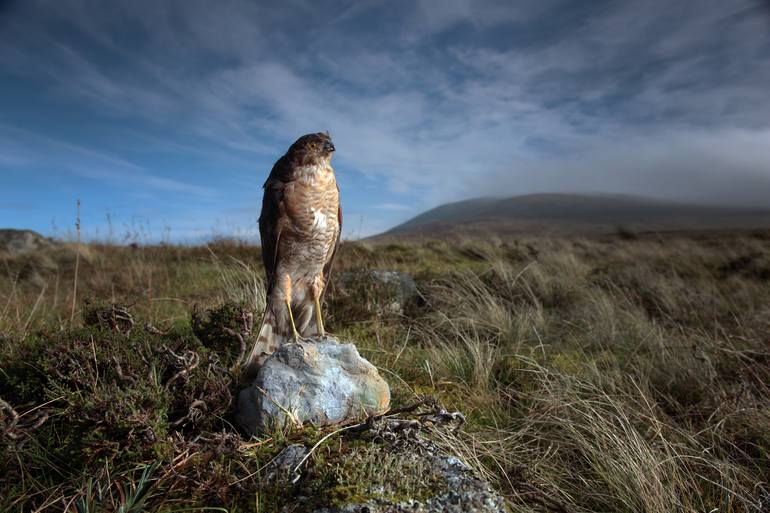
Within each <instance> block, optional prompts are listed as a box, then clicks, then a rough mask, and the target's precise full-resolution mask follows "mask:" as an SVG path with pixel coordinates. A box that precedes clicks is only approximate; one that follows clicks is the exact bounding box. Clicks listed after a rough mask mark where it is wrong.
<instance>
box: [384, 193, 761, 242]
mask: <svg viewBox="0 0 770 513" xmlns="http://www.w3.org/2000/svg"><path fill="white" fill-rule="evenodd" d="M769 204H770V202H769ZM619 228H625V229H631V230H638V231H669V230H709V229H730V228H735V229H757V228H770V207H769V208H767V209H758V208H739V207H719V206H705V205H692V204H687V203H677V202H672V201H664V200H655V199H650V198H643V197H638V196H627V195H599V194H597V195H587V194H529V195H525V196H514V197H509V198H475V199H469V200H464V201H458V202H455V203H447V204H444V205H440V206H438V207H436V208H433V209H431V210H428V211H426V212H424V213H422V214H420V215H418V216H416V217H414V218H412V219H410V220H409V221H406V222H405V223H402V224H400V225H398V226H396V227H394V228H392V229H390V230H388V231H387V232H385V233H384V234H383V235H444V234H446V233H447V232H463V233H469V232H479V231H481V232H490V233H501V234H504V233H521V232H535V231H538V232H539V231H546V232H576V233H601V232H611V231H616V230H618V229H619Z"/></svg>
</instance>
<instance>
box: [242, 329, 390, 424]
mask: <svg viewBox="0 0 770 513" xmlns="http://www.w3.org/2000/svg"><path fill="white" fill-rule="evenodd" d="M389 405H390V388H389V387H388V384H387V383H386V382H385V380H384V379H382V378H381V377H380V375H379V373H378V372H377V369H376V368H375V367H374V365H372V364H371V363H369V362H368V361H367V360H365V359H364V358H362V357H361V355H359V354H358V350H357V349H356V346H355V345H353V344H350V343H340V342H339V341H337V340H335V339H332V338H325V339H309V340H305V341H302V342H298V343H294V344H285V345H283V346H281V347H280V348H279V349H278V350H277V351H276V352H275V353H273V354H272V355H270V356H269V357H268V358H267V360H265V363H264V364H263V365H262V367H261V368H260V369H259V372H258V373H257V377H256V379H255V380H254V382H253V383H252V384H251V385H250V386H249V387H247V388H245V389H243V390H241V392H240V394H239V396H238V412H237V414H236V419H237V420H238V423H239V424H240V425H241V426H242V427H243V428H244V429H245V430H246V431H247V432H248V433H252V434H254V433H258V432H264V431H267V430H270V429H273V428H277V427H281V426H284V425H285V424H286V423H287V422H302V423H304V422H311V423H313V424H316V425H319V426H324V425H329V424H337V423H340V422H344V421H347V420H355V419H359V418H361V417H363V416H366V415H376V414H379V413H383V412H385V411H387V409H388V406H389Z"/></svg>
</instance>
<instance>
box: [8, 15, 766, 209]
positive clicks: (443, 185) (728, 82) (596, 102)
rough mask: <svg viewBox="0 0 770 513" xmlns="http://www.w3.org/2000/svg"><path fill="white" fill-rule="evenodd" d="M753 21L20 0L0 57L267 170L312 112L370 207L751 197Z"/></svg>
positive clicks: (161, 134)
mask: <svg viewBox="0 0 770 513" xmlns="http://www.w3.org/2000/svg"><path fill="white" fill-rule="evenodd" d="M297 20H302V22H301V23H298V21H297ZM306 20H313V22H312V23H307V22H306ZM54 25H55V26H56V27H59V28H58V29H57V30H55V31H54V30H51V27H52V26H54ZM298 27H299V28H298ZM768 28H770V16H768V10H767V8H766V6H764V4H762V3H761V2H755V1H753V0H738V1H735V2H724V1H720V0H698V1H696V2H686V3H681V4H676V5H670V4H669V3H666V2H664V1H663V0H642V1H639V2H598V3H586V2H566V1H564V0H548V1H524V2H517V3H515V4H511V2H507V1H503V0H500V1H496V0H488V1H484V2H471V1H468V0H451V1H438V0H430V1H429V0H421V1H419V2H407V1H395V2H383V1H373V2H366V3H353V2H340V3H339V4H338V5H337V6H335V8H333V9H328V8H323V7H321V6H319V5H318V4H317V3H315V2H309V1H293V2H287V3H281V4H272V5H265V4H264V3H262V4H255V3H253V2H247V1H245V0H228V1H226V2H224V3H222V4H221V5H220V8H218V9H216V10H212V9H211V7H210V4H209V3H208V2H204V1H199V0H193V1H184V2H183V1H176V0H172V1H168V2H150V1H148V0H141V1H137V2H131V3H125V4H122V5H121V6H120V7H119V8H116V9H115V10H114V11H108V10H105V9H95V8H94V6H93V3H92V2H91V1H90V0H66V1H62V2H57V3H56V5H55V6H54V7H51V6H49V5H47V3H45V2H42V1H36V0H30V1H29V2H24V4H23V5H20V6H19V7H18V9H17V11H16V19H15V23H14V24H12V25H6V26H5V29H6V30H5V32H4V35H0V42H2V43H3V44H1V45H0V61H1V62H2V63H3V64H4V66H5V69H6V70H8V71H7V73H12V74H14V76H24V77H43V79H44V84H45V87H46V90H45V93H46V95H50V97H52V98H54V99H65V100H67V101H72V102H76V103H77V102H79V103H78V104H79V105H86V106H87V107H88V108H89V109H92V110H98V112H99V115H100V116H103V117H105V118H110V119H112V120H113V121H114V123H115V124H118V125H121V126H120V130H123V131H128V130H129V129H128V128H126V127H124V126H122V125H123V124H127V123H129V122H130V123H136V124H137V125H138V126H139V127H144V128H145V129H146V130H145V131H146V132H147V133H149V132H152V133H153V135H152V136H149V135H148V136H147V138H148V141H149V144H151V145H155V146H164V147H166V148H172V147H173V148H174V152H175V153H176V154H185V153H188V154H189V155H190V156H189V158H190V159H196V158H198V157H199V156H204V158H206V159H208V160H211V161H220V162H222V166H223V168H227V167H228V166H230V165H233V166H239V167H245V166H246V164H245V162H248V161H249V160H250V159H253V160H254V161H255V165H254V166H255V167H256V166H257V165H259V166H261V167H260V168H259V169H260V173H262V174H264V173H266V172H267V170H268V169H269V166H270V165H271V164H272V162H273V161H274V160H275V159H276V158H277V157H278V156H279V155H280V154H281V152H283V151H284V150H285V148H286V145H287V144H288V143H290V142H291V141H292V140H293V139H294V138H295V137H296V136H297V135H299V134H301V133H305V132H309V131H316V130H326V129H328V130H330V131H331V132H332V134H333V136H334V138H335V143H336V144H337V147H338V149H339V151H338V155H337V157H336V158H335V162H337V163H338V164H339V165H340V166H342V167H343V168H345V169H347V170H350V171H352V172H354V173H357V174H358V175H360V176H364V177H367V178H368V179H371V180H375V181H376V182H377V183H378V184H382V186H383V187H384V188H385V189H387V190H388V191H391V192H393V193H395V195H396V196H397V198H396V200H394V201H390V200H391V198H390V197H388V201H387V202H384V201H383V200H384V199H385V198H382V199H379V200H378V199H375V200H374V201H373V202H371V205H373V206H372V207H370V209H374V210H377V211H379V212H378V216H377V222H385V221H383V220H382V218H385V217H386V214H387V212H391V213H392V214H393V216H395V215H397V213H398V212H402V213H403V212H406V211H408V209H410V208H411V209H419V208H424V207H428V206H432V205H434V204H436V203H438V202H441V201H447V200H452V199H459V198H463V197H470V196H478V195H485V194H499V195H502V194H513V193H527V192H536V191H538V192H539V191H556V190H564V191H567V190H586V189H591V190H602V191H606V192H631V193H644V194H650V195H654V196H659V197H674V196H676V197H677V198H678V199H689V200H704V199H705V200H708V201H717V200H718V201H720V202H724V203H735V204H755V203H757V202H758V201H760V200H761V194H764V191H766V190H770V188H768V187H766V185H767V184H768V183H770V171H768V168H767V166H766V162H768V161H770V149H769V148H770V145H765V144H764V143H765V141H766V136H767V130H768V128H770V102H767V101H765V97H766V94H767V93H766V86H767V84H768V83H770V30H768ZM68 34H69V36H68ZM131 130H134V131H137V130H139V131H141V128H140V129H137V128H132V129H131ZM0 135H2V134H0ZM41 137H42V136H40V135H39V134H37V135H36V134H30V135H29V136H24V137H15V138H13V140H12V141H11V142H12V143H13V144H15V145H17V147H16V148H15V151H9V152H8V153H5V154H4V155H3V156H0V165H8V166H11V165H22V164H23V163H24V162H26V160H25V159H31V160H32V161H35V162H39V161H40V156H39V154H38V153H36V152H33V151H19V149H18V145H19V144H21V145H23V144H27V149H29V148H28V147H29V144H34V145H37V144H40V143H41ZM139 138H140V137H136V138H133V139H132V141H138V140H139ZM30 141H33V143H30ZM42 143H44V144H45V145H46V147H47V148H50V149H51V152H50V154H51V155H56V156H57V160H60V161H61V162H64V163H65V164H64V167H65V168H66V169H68V171H69V172H72V173H78V174H80V175H81V176H89V177H91V178H98V179H100V180H105V181H108V182H109V183H115V184H118V183H131V184H132V186H134V187H139V186H140V184H143V185H144V186H146V187H148V188H151V189H153V190H157V191H174V192H178V193H183V194H186V193H189V194H193V195H197V196H206V195H210V194H212V191H211V188H210V186H203V185H201V184H197V183H194V182H188V181H187V180H185V179H183V178H181V176H183V174H181V173H179V174H165V173H161V172H158V171H157V170H155V169H149V168H148V167H147V166H145V165H139V164H136V163H134V162H132V161H131V160H130V159H127V158H118V157H116V156H114V155H111V154H108V153H107V152H106V151H101V152H99V151H97V152H96V153H94V151H95V150H93V149H92V148H91V147H90V146H89V145H87V144H85V143H83V144H79V145H76V146H79V147H71V146H69V147H68V146H67V143H63V142H62V141H44V140H43V142H42ZM89 152H90V153H89ZM193 155H195V156H193ZM46 158H51V157H46ZM3 159H5V160H3ZM257 163H258V164H257ZM256 177H257V171H256V169H255V171H254V176H253V177H252V175H249V176H248V180H253V181H255V182H259V180H257V178H256ZM256 185H257V187H258V185H259V183H257V184H256ZM415 191H420V194H415ZM757 191H762V192H761V193H760V192H757ZM357 193H358V194H364V191H363V190H360V191H357ZM255 194H256V193H255ZM408 202H411V203H410V206H407V203H408ZM415 202H416V203H417V204H416V203H415ZM364 214H366V213H364ZM368 215H370V216H371V215H372V210H369V212H368ZM388 219H391V218H388ZM393 219H395V217H394V218H393ZM393 219H391V221H392V220H393Z"/></svg>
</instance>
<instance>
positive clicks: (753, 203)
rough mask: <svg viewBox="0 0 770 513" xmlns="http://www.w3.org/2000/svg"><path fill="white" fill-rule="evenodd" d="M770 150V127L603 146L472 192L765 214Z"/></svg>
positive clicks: (519, 166) (525, 168)
mask: <svg viewBox="0 0 770 513" xmlns="http://www.w3.org/2000/svg"><path fill="white" fill-rule="evenodd" d="M661 141H665V144H662V142H661ZM768 148H770V129H766V130H762V131H750V130H744V129H724V130H720V131H717V132H713V131H686V132H685V131H678V132H666V133H662V134H656V135H655V136H645V137H640V138H634V139H624V140H613V141H605V144H603V145H601V146H599V145H597V146H595V147H593V148H590V149H586V150H585V151H584V152H583V153H581V154H580V155H579V156H576V157H575V156H573V157H571V158H569V159H560V158H554V159H549V160H542V159H540V160H536V161H535V160H532V159H529V160H527V159H520V160H517V161H512V162H510V163H509V165H508V166H506V167H505V168H503V169H500V170H498V172H497V173H495V174H493V175H492V176H490V177H488V179H486V180H484V181H481V182H479V181H473V186H475V187H476V188H477V190H478V192H479V193H480V195H494V196H497V195H499V193H500V191H511V192H514V193H516V194H528V193H536V192H586V193H625V194H636V195H643V196H649V197H655V198H662V199H670V200H677V201H689V202H697V203H704V204H712V205H738V206H745V207H757V208H767V206H768V198H770V167H769V166H768V164H767V163H768V162H769V161H770V160H768V157H770V150H768ZM466 185H467V186H471V184H466Z"/></svg>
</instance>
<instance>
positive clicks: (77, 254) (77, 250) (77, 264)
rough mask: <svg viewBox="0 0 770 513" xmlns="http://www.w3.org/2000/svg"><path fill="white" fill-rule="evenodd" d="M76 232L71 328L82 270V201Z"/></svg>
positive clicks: (78, 207)
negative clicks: (79, 271)
mask: <svg viewBox="0 0 770 513" xmlns="http://www.w3.org/2000/svg"><path fill="white" fill-rule="evenodd" d="M75 230H76V232H77V237H78V238H77V245H76V246H75V278H74V279H73V285H72V308H71V309H70V326H72V321H73V320H74V319H75V305H76V304H77V296H78V269H79V268H80V199H78V201H77V217H76V218H75Z"/></svg>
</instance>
